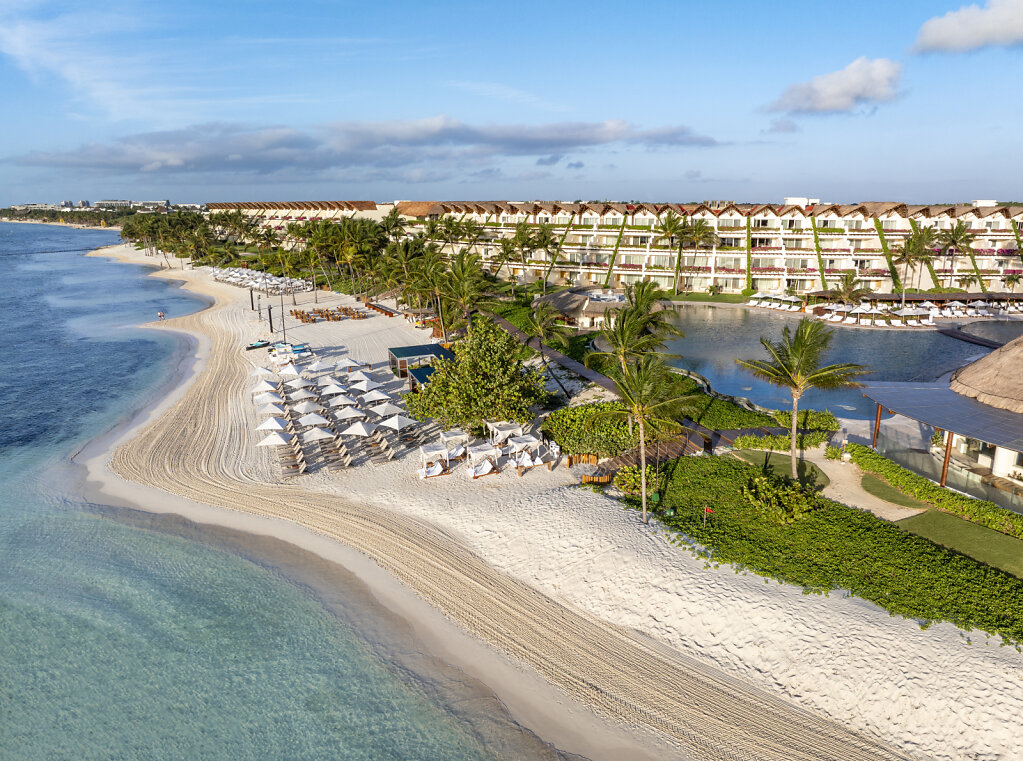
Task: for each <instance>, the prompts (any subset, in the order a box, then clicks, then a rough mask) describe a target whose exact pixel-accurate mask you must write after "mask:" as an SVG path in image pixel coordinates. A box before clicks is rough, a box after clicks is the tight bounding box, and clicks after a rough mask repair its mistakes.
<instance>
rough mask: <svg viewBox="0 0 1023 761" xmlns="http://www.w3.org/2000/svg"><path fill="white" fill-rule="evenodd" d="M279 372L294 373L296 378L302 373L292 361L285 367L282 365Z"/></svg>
mask: <svg viewBox="0 0 1023 761" xmlns="http://www.w3.org/2000/svg"><path fill="white" fill-rule="evenodd" d="M277 374H278V375H293V376H295V377H296V378H297V377H298V376H299V375H301V373H300V372H299V371H298V368H297V367H295V365H293V364H291V363H290V362H289V363H288V364H286V365H285V366H284V367H282V368H281V369H280V370H278V371H277Z"/></svg>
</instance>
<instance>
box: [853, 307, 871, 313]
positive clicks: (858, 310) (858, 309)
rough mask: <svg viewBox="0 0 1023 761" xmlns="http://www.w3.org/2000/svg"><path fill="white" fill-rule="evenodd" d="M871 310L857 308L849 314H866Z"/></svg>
mask: <svg viewBox="0 0 1023 761" xmlns="http://www.w3.org/2000/svg"><path fill="white" fill-rule="evenodd" d="M868 311H869V310H868V309H867V308H866V307H856V308H855V309H853V310H851V311H850V312H849V314H866V313H867V312H868Z"/></svg>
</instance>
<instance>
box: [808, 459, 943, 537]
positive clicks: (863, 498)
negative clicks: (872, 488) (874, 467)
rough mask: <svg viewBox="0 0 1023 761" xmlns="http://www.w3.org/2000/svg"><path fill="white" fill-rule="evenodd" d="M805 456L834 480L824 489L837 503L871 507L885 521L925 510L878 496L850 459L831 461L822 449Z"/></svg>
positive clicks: (865, 507)
mask: <svg viewBox="0 0 1023 761" xmlns="http://www.w3.org/2000/svg"><path fill="white" fill-rule="evenodd" d="M803 458H804V459H805V460H807V461H808V462H812V463H813V464H814V465H816V466H817V467H818V468H820V469H821V470H823V471H824V475H826V476H827V477H828V478H830V479H831V483H830V484H828V485H827V486H826V487H825V488H824V496H825V497H829V498H831V499H833V500H835V501H836V502H841V503H842V504H844V505H848V506H849V507H855V508H857V509H859V510H869V511H870V512H872V513H873V514H874V515H876V516H877V517H878V518H884V519H885V520H886V521H899V520H902V519H903V518H910V517H912V516H914V515H919V514H920V513H922V512H926V511H925V510H922V509H913V508H909V507H901V506H899V505H895V504H892V503H891V502H886V501H885V500H883V499H881V498H879V497H875V496H874V495H873V494H871V493H870V492H868V491H867V490H866V489H864V488H863V485H862V479H863V471H861V470H860V469H859V467H857V466H856V465H855V464H853V463H851V462H841V461H840V460H829V459H827V458H826V457H825V456H824V450H823V449H808V450H806V452H805V453H804V455H803Z"/></svg>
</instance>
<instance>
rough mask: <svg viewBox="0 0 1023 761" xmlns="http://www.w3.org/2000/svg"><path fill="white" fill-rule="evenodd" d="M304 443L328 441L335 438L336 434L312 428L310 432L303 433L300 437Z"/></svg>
mask: <svg viewBox="0 0 1023 761" xmlns="http://www.w3.org/2000/svg"><path fill="white" fill-rule="evenodd" d="M298 437H299V438H300V439H302V441H305V442H310V441H326V440H327V439H332V438H334V434H332V433H331V432H330V431H325V430H323V429H322V428H310V429H309V430H308V431H303V432H302V433H300V434H299V435H298Z"/></svg>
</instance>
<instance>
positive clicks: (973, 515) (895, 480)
mask: <svg viewBox="0 0 1023 761" xmlns="http://www.w3.org/2000/svg"><path fill="white" fill-rule="evenodd" d="M846 451H848V452H849V454H850V455H851V456H852V461H853V462H854V463H856V464H857V465H859V466H860V467H861V468H862V469H863V470H866V471H868V472H869V473H873V474H874V475H875V476H878V477H880V478H883V479H884V480H885V481H887V482H888V484H889V485H891V486H894V487H895V488H896V489H898V490H899V491H901V492H902V493H903V494H906V495H908V496H910V497H914V498H916V499H918V500H920V501H921V502H928V503H930V504H932V505H934V506H935V507H936V508H938V509H939V510H942V511H943V512H946V513H952V514H953V515H958V516H959V517H960V518H965V519H966V520H968V521H970V522H971V523H977V524H980V525H981V526H986V527H987V528H990V529H994V530H995V531H1000V532H1002V533H1003V534H1008V535H1009V536H1014V537H1016V538H1017V539H1023V515H1020V514H1019V513H1014V512H1012V511H1011V510H1005V509H1003V508H1001V507H999V506H998V505H996V504H995V503H994V502H988V501H986V500H981V499H974V498H973V497H967V496H966V495H964V494H959V493H958V492H954V491H952V490H951V489H946V488H944V487H942V486H938V485H937V484H936V483H934V482H933V481H931V480H930V479H928V478H924V477H923V476H921V475H917V474H916V473H914V472H913V471H911V470H906V469H905V468H904V467H902V466H901V465H897V464H896V463H894V462H892V461H891V460H889V459H888V458H887V457H884V456H883V455H879V454H878V453H877V452H875V451H874V450H873V449H871V448H870V447H865V446H863V445H862V444H849V445H848V446H846Z"/></svg>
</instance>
